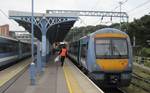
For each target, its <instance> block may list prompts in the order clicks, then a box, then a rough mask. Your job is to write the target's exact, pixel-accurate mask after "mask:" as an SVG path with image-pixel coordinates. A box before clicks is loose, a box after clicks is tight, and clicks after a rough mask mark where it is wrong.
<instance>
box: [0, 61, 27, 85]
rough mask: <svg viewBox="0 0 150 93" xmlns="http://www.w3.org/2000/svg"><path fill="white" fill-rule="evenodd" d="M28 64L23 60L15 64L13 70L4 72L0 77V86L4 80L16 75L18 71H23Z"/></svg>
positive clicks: (6, 80)
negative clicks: (15, 66)
mask: <svg viewBox="0 0 150 93" xmlns="http://www.w3.org/2000/svg"><path fill="white" fill-rule="evenodd" d="M28 65H29V63H28V64H27V63H26V62H24V63H22V64H20V65H19V66H18V65H17V68H16V69H15V70H12V71H10V72H9V73H6V74H5V75H4V76H3V77H1V78H0V87H1V86H3V85H4V84H5V83H6V82H8V81H9V80H10V79H12V78H13V77H14V76H16V75H17V74H18V73H19V72H21V71H23V70H24V69H25V68H26V67H27V66H28ZM6 70H7V69H6Z"/></svg>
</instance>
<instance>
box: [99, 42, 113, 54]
mask: <svg viewBox="0 0 150 93" xmlns="http://www.w3.org/2000/svg"><path fill="white" fill-rule="evenodd" d="M96 55H97V56H110V55H111V46H110V40H107V39H97V40H96Z"/></svg>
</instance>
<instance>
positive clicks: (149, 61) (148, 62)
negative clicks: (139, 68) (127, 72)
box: [133, 56, 150, 67]
mask: <svg viewBox="0 0 150 93" xmlns="http://www.w3.org/2000/svg"><path fill="white" fill-rule="evenodd" d="M133 61H134V62H136V63H138V64H142V65H144V66H148V67H150V57H140V56H135V57H134V59H133Z"/></svg>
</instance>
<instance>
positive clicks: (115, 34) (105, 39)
mask: <svg viewBox="0 0 150 93" xmlns="http://www.w3.org/2000/svg"><path fill="white" fill-rule="evenodd" d="M68 57H69V58H71V59H73V60H74V63H75V64H76V65H77V66H78V67H79V68H80V69H81V70H82V71H83V72H84V73H85V74H86V75H87V76H88V77H89V78H90V79H91V80H93V81H94V82H95V83H96V84H98V85H99V86H102V87H127V86H129V85H130V82H131V78H132V68H133V67H132V46H131V42H130V38H129V36H128V35H127V34H126V33H125V32H123V31H120V30H118V29H114V28H103V29H99V30H97V31H95V32H93V33H91V34H89V35H87V36H84V37H82V38H80V39H79V40H76V41H74V42H70V43H69V46H68Z"/></svg>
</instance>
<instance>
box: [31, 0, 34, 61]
mask: <svg viewBox="0 0 150 93" xmlns="http://www.w3.org/2000/svg"><path fill="white" fill-rule="evenodd" d="M33 8H34V0H32V17H31V23H32V24H31V33H32V39H31V44H32V47H31V49H32V62H34V25H33V19H34V15H33V13H34V9H33Z"/></svg>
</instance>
